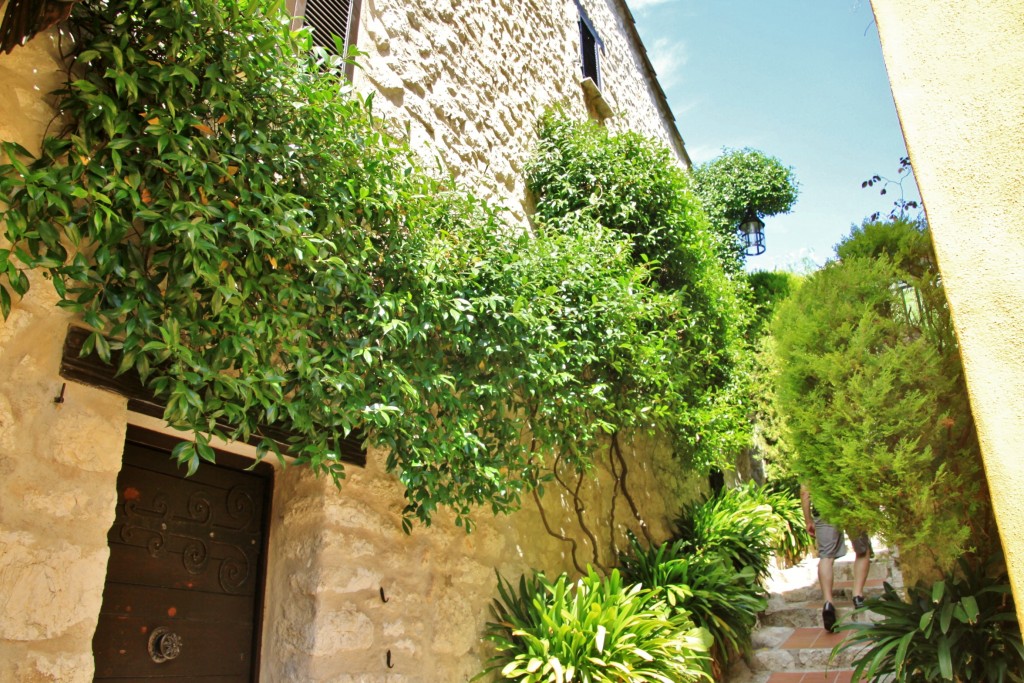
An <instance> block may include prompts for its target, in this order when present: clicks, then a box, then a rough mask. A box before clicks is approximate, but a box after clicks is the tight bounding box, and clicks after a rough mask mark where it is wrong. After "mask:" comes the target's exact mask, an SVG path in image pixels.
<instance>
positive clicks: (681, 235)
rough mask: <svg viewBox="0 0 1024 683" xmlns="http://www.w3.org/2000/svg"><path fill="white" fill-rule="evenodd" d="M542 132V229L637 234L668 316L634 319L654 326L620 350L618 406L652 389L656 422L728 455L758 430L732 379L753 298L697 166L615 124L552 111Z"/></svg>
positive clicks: (713, 458)
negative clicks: (723, 243) (717, 230)
mask: <svg viewBox="0 0 1024 683" xmlns="http://www.w3.org/2000/svg"><path fill="white" fill-rule="evenodd" d="M539 138H540V140H539V143H538V148H537V152H536V154H535V155H534V157H533V158H532V159H531V160H530V162H529V164H528V166H527V185H528V187H529V189H530V190H531V192H532V193H533V195H534V199H535V204H536V214H535V216H534V218H535V221H536V227H537V230H538V231H539V232H540V233H541V234H542V235H549V236H551V235H558V234H562V235H583V234H586V233H591V232H593V231H595V230H597V231H600V232H601V233H602V234H603V236H602V237H601V239H614V238H613V237H612V236H613V235H618V236H619V239H620V240H626V241H627V243H628V244H630V245H631V253H632V256H633V262H634V263H635V264H636V265H637V267H638V268H644V269H646V270H648V272H649V273H650V276H649V277H650V279H649V281H648V282H647V283H646V289H647V290H648V291H650V292H652V295H653V296H656V297H657V298H658V299H659V300H660V301H662V302H663V306H662V308H661V310H660V311H659V315H660V318H658V319H655V318H650V317H643V316H641V317H640V319H639V325H638V327H637V328H636V329H637V331H638V332H639V333H643V334H645V335H646V336H644V337H639V336H638V337H637V338H636V341H634V342H631V346H630V348H631V349H632V350H633V353H635V354H639V355H638V357H637V358H636V362H635V363H634V364H633V365H632V366H631V367H626V366H623V365H621V364H620V363H616V362H615V361H614V360H612V363H613V367H611V368H610V372H609V375H615V374H617V375H618V377H617V379H616V380H615V381H614V382H613V383H612V386H613V388H614V390H615V391H613V395H616V396H617V398H616V399H615V400H617V401H619V403H620V410H628V411H629V413H630V414H631V415H635V414H636V412H637V409H636V408H632V407H629V406H628V404H626V403H622V400H623V399H626V400H629V399H631V397H633V396H644V397H647V399H648V400H649V401H650V405H649V406H640V407H639V410H640V411H643V412H644V414H646V415H649V416H650V418H651V420H650V421H649V424H651V425H652V426H658V427H661V428H663V429H665V430H666V431H668V432H669V433H670V434H673V435H674V436H675V437H676V443H677V446H679V447H680V450H681V451H682V452H684V453H686V454H687V455H689V456H690V457H691V459H692V461H693V462H694V463H695V464H697V465H699V466H702V467H708V466H710V465H712V464H718V465H723V464H725V463H727V462H728V459H729V457H730V456H731V454H732V453H733V452H734V451H735V450H736V449H737V448H738V447H741V446H742V445H743V444H744V443H745V440H746V438H747V436H748V431H749V430H748V429H746V424H745V415H744V412H743V410H742V409H740V407H739V406H738V405H737V403H736V400H735V392H734V391H733V389H732V385H733V383H734V382H735V378H734V376H733V371H734V368H735V365H736V361H737V358H738V355H739V354H740V353H741V350H742V339H741V337H740V335H739V330H740V329H741V328H742V324H743V323H742V320H743V304H742V300H741V298H740V296H739V291H740V290H739V285H738V284H737V282H736V281H734V280H732V279H731V278H730V277H728V275H727V274H726V272H725V270H724V267H723V263H722V262H721V260H720V259H719V258H718V257H717V254H718V252H719V248H718V246H717V238H716V236H715V235H714V234H713V233H712V232H711V231H710V230H709V227H708V224H707V221H706V219H705V217H704V213H703V211H702V209H701V207H700V204H699V202H698V201H697V199H696V197H695V196H694V195H693V193H692V191H691V188H690V180H689V177H688V175H687V174H686V173H685V172H684V171H683V170H682V169H681V168H680V167H678V166H677V165H676V164H675V163H674V162H673V160H672V157H671V154H670V152H669V151H668V150H667V149H666V148H665V147H663V146H661V145H658V144H656V143H654V142H652V141H650V140H648V139H645V138H643V137H642V136H639V135H637V134H635V133H623V134H619V135H612V134H610V133H609V132H608V131H607V129H605V128H603V127H601V126H598V125H596V124H594V123H593V122H589V121H588V122H582V123H581V122H574V121H570V120H568V119H565V118H563V117H561V116H558V115H557V114H550V113H549V114H547V115H546V116H545V117H543V118H542V121H541V125H540V130H539ZM637 291H640V290H637ZM594 332H596V333H597V335H598V337H597V341H598V344H599V345H600V344H601V341H600V338H601V336H603V335H605V334H614V328H602V329H600V330H592V329H590V330H587V334H592V333H594ZM612 348H615V347H614V346H613V347H612ZM619 348H623V349H624V348H625V347H624V346H621V345H620V347H619ZM652 379H656V381H652ZM624 389H625V390H626V391H625V392H623V390H624Z"/></svg>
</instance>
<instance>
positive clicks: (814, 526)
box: [800, 485, 871, 632]
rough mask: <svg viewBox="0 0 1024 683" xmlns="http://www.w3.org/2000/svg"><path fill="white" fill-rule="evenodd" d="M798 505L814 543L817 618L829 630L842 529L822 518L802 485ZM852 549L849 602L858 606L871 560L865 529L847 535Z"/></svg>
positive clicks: (832, 624)
mask: <svg viewBox="0 0 1024 683" xmlns="http://www.w3.org/2000/svg"><path fill="white" fill-rule="evenodd" d="M800 505H801V507H802V508H803V511H804V524H805V525H806V526H807V533H809V534H810V535H811V536H813V537H814V539H815V541H817V544H818V584H819V585H820V586H821V594H822V597H823V598H824V600H825V604H824V605H823V606H822V608H821V621H822V623H823V624H824V626H825V630H826V631H829V632H832V631H834V630H835V625H836V607H835V605H834V604H833V603H832V583H833V565H834V564H835V561H836V558H839V557H843V556H844V555H846V541H845V539H844V535H845V534H844V532H843V530H842V529H840V528H839V527H837V526H835V525H834V524H829V523H828V522H826V521H824V520H823V519H822V518H821V517H820V516H819V515H818V514H817V511H816V510H815V509H814V506H813V505H811V494H810V491H808V490H807V487H806V486H803V485H801V486H800ZM850 540H851V543H852V544H853V552H854V553H855V555H856V558H855V559H854V561H853V606H854V608H857V609H859V608H860V607H863V606H864V584H865V583H867V580H868V569H869V567H870V563H871V540H870V539H869V538H868V535H867V533H866V532H862V533H859V534H857V535H856V536H854V535H851V536H850Z"/></svg>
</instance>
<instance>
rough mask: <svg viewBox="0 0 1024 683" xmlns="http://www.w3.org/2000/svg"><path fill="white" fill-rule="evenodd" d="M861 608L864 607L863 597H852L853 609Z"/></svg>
mask: <svg viewBox="0 0 1024 683" xmlns="http://www.w3.org/2000/svg"><path fill="white" fill-rule="evenodd" d="M863 606H864V596H863V595H854V596H853V608H854V609H860V608H861V607H863Z"/></svg>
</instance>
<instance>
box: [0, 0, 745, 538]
mask: <svg viewBox="0 0 1024 683" xmlns="http://www.w3.org/2000/svg"><path fill="white" fill-rule="evenodd" d="M75 11H76V14H75V25H76V26H77V27H78V32H79V34H80V35H79V37H78V40H77V41H76V43H75V44H76V48H75V53H74V55H73V56H72V58H73V60H74V68H73V69H71V70H70V72H69V73H70V74H71V76H70V80H69V82H68V83H67V85H66V87H65V88H64V89H63V90H61V91H60V92H59V93H57V94H58V98H59V106H60V109H61V110H62V111H63V112H64V114H65V116H66V121H67V128H66V129H65V130H64V131H62V133H61V134H60V135H57V136H55V137H50V138H48V139H47V140H45V141H44V143H43V147H42V153H41V155H40V156H39V158H32V157H31V155H30V154H28V152H27V151H26V150H25V149H23V148H22V147H20V146H18V145H16V144H13V143H7V144H5V146H4V150H5V152H6V154H7V157H8V163H6V164H4V165H2V166H0V201H2V202H3V203H2V204H0V219H3V220H4V221H5V227H4V238H5V239H6V240H7V241H8V242H9V243H10V248H9V249H4V250H0V308H2V312H3V314H4V315H5V316H7V315H10V313H11V308H12V296H11V295H12V294H14V295H16V296H17V295H24V294H25V292H26V291H27V289H28V286H29V279H28V277H27V275H26V273H25V270H26V269H28V268H38V269H41V270H42V271H43V272H44V273H45V274H47V275H48V276H49V277H50V278H51V280H52V283H53V286H54V287H55V288H56V290H57V292H58V294H59V295H60V297H61V305H62V306H65V307H68V308H70V309H72V310H75V311H77V312H79V313H80V314H81V316H82V318H83V320H84V321H85V323H87V324H88V325H90V326H91V327H92V328H93V330H95V333H94V334H93V335H92V336H91V337H90V339H89V341H88V343H87V345H86V348H85V352H87V353H88V352H91V351H93V350H95V351H96V352H98V353H99V355H100V356H101V357H103V358H105V359H107V358H110V357H111V352H112V351H119V352H120V354H121V358H122V360H121V362H120V367H119V368H118V370H119V371H122V372H124V371H129V370H134V371H136V372H138V373H139V374H140V375H141V376H142V378H143V379H144V380H145V381H146V382H147V384H148V386H149V387H150V388H151V389H152V390H153V391H154V393H155V394H156V395H157V396H158V397H159V398H161V399H163V400H164V401H166V406H167V407H166V411H165V418H166V420H167V421H168V423H169V424H171V425H173V426H175V427H177V428H179V429H183V430H190V431H192V432H194V434H195V442H194V444H193V443H184V444H182V446H180V447H179V448H177V449H175V456H177V458H178V459H179V460H180V461H181V462H187V463H188V466H189V469H190V470H194V469H195V468H196V467H197V466H198V465H199V462H200V460H203V459H205V460H212V459H213V457H214V454H213V450H212V449H211V448H210V446H209V436H208V435H215V436H219V437H221V438H224V439H227V440H233V439H239V438H248V437H250V436H251V435H256V436H260V435H261V434H262V433H263V430H264V429H265V428H267V427H278V428H281V429H283V430H285V431H288V432H290V433H292V434H294V435H295V436H294V437H293V438H292V440H291V442H290V443H288V444H287V450H288V452H289V453H290V454H291V455H293V456H296V458H297V460H298V462H300V463H306V464H308V465H309V466H311V467H312V468H313V469H314V470H315V471H317V472H318V473H326V474H328V475H330V476H332V477H334V478H335V479H336V480H337V479H340V478H341V477H343V476H344V469H343V467H342V465H341V464H340V463H339V462H338V451H339V449H338V445H337V444H338V441H339V439H340V438H341V437H343V436H345V435H348V434H351V433H353V432H355V431H358V432H359V433H361V434H363V435H365V437H366V439H367V441H368V442H369V443H370V444H371V445H375V446H380V447H382V448H385V449H386V450H387V452H388V460H387V468H388V469H389V470H391V471H395V472H397V473H398V475H399V476H400V478H401V481H402V483H403V484H404V485H405V487H406V496H407V507H406V510H405V513H406V523H407V524H409V523H410V522H411V520H412V519H416V518H418V519H419V520H421V521H423V522H426V523H429V522H430V520H431V518H432V516H433V514H434V511H435V510H436V509H437V508H438V506H449V507H451V508H452V509H453V510H454V511H455V513H456V521H457V522H458V523H468V522H469V515H470V512H471V509H472V507H473V506H477V505H487V506H490V508H491V509H492V510H493V511H494V512H496V513H498V512H507V511H510V510H514V509H516V508H517V507H518V505H519V503H520V500H521V496H522V495H523V493H524V492H525V491H529V490H531V489H533V488H535V487H537V486H538V485H539V484H540V483H541V481H542V480H543V479H544V477H545V476H546V470H545V465H544V462H545V460H546V458H547V456H549V455H550V454H552V453H555V452H558V453H561V454H563V455H564V456H565V457H566V458H567V459H569V460H571V461H573V462H575V463H576V464H577V465H578V466H579V467H580V468H585V467H587V465H588V463H589V455H588V449H589V448H590V447H591V446H592V444H593V440H594V439H595V437H596V436H597V435H598V434H600V433H602V432H606V431H614V430H616V429H621V428H628V427H661V428H664V429H666V430H667V431H669V432H670V433H674V434H677V435H679V436H680V437H681V439H682V440H683V441H684V442H685V441H686V440H689V441H688V442H692V443H696V442H697V440H698V439H697V436H696V435H697V434H698V433H699V430H700V429H701V428H703V427H704V426H705V425H707V424H711V423H712V422H713V421H714V420H716V419H718V414H719V412H722V411H721V410H720V409H719V408H717V407H716V404H715V389H714V388H713V386H714V385H715V384H716V383H722V382H724V380H725V378H726V377H727V376H728V369H729V367H730V363H731V360H732V354H733V352H734V339H735V337H736V331H735V330H736V326H735V320H736V319H737V318H738V316H739V304H738V301H737V298H736V296H735V293H734V291H733V286H732V284H731V282H730V281H729V280H728V279H727V278H726V277H725V276H724V274H723V273H722V272H721V268H720V266H719V265H718V264H716V262H715V261H714V258H713V252H712V251H711V250H709V248H708V242H709V240H710V239H711V238H710V237H709V236H708V234H707V230H706V226H705V224H704V222H703V219H702V218H701V215H700V212H699V211H698V210H697V209H696V208H695V205H694V203H693V201H692V199H691V198H690V196H689V195H688V194H686V192H685V186H684V185H682V184H679V183H682V182H683V181H680V180H679V179H678V178H676V176H675V175H673V174H672V173H669V172H668V171H665V170H664V168H662V167H665V166H668V165H671V164H669V162H668V161H667V158H666V157H665V155H664V154H661V153H655V152H653V151H652V152H651V155H650V156H649V157H647V159H648V161H651V163H652V169H651V172H652V173H654V175H655V176H656V177H657V178H668V179H669V181H670V182H669V181H666V182H665V183H664V187H663V190H660V191H659V192H661V194H660V195H659V199H658V203H657V206H658V207H662V208H664V207H668V208H664V210H665V211H667V214H666V215H668V216H669V217H670V220H669V219H665V221H666V225H670V226H671V229H669V228H667V227H657V229H656V230H655V232H656V233H657V235H658V237H657V240H654V241H649V242H648V243H646V244H648V245H649V246H650V248H651V252H650V254H649V256H650V257H651V258H649V260H648V261H644V260H643V259H638V258H636V244H635V243H634V241H633V239H632V237H631V234H628V233H624V232H622V231H621V230H619V229H618V227H616V226H614V225H609V226H607V227H605V226H602V225H600V224H599V222H598V221H596V220H594V219H593V218H592V217H590V216H589V215H587V214H586V212H579V213H567V214H565V215H564V216H562V217H561V218H560V219H558V220H555V218H554V217H552V216H551V215H549V213H543V212H542V213H543V216H544V225H543V227H542V229H540V230H538V231H537V234H536V235H530V234H525V233H524V232H523V231H522V230H519V229H515V228H513V227H511V226H509V225H508V224H506V223H505V221H504V220H503V218H502V216H501V215H500V214H499V213H497V212H496V211H495V210H493V209H492V208H491V207H490V206H488V205H487V204H486V203H485V202H482V201H480V200H478V199H477V198H475V197H474V196H473V195H472V194H471V193H469V192H467V191H465V190H464V189H462V188H459V187H457V186H456V185H455V184H454V183H452V182H450V181H447V180H445V179H438V178H434V177H432V176H431V175H430V174H428V173H426V172H425V171H424V170H423V169H422V167H421V166H420V164H419V162H418V161H417V160H416V158H415V157H414V155H413V154H412V153H411V152H410V150H409V149H408V147H407V145H406V144H405V143H404V142H403V141H402V140H401V139H400V138H398V137H396V136H395V135H393V134H392V133H390V132H389V130H388V129H387V127H386V126H385V125H384V124H383V123H382V122H381V121H379V120H378V119H376V118H375V117H374V115H373V109H372V98H370V97H361V96H359V95H358V94H357V93H355V92H354V91H353V89H352V87H351V85H350V84H348V83H347V82H346V81H345V79H344V66H345V65H344V63H343V62H342V61H341V60H339V59H337V58H334V57H330V56H327V55H325V54H324V53H322V52H317V51H311V50H310V40H309V36H308V34H306V33H303V32H298V33H293V32H292V31H291V30H290V28H289V25H290V17H288V16H287V15H286V14H285V13H284V12H283V10H282V8H281V7H280V5H279V4H278V3H264V2H242V1H241V0H237V1H236V0H224V1H215V0H188V1H184V0H178V1H172V2H157V1H156V0H111V1H109V2H100V1H99V0H84V2H82V3H80V5H79V6H77V7H76V10H75ZM635 147H636V149H637V150H640V149H653V148H651V147H650V144H649V143H644V142H641V141H640V139H639V138H635ZM655 162H657V163H655ZM659 164H660V166H659ZM658 169H661V170H658ZM609 177H611V176H609ZM677 181H678V182H677ZM616 182H618V181H616ZM659 182H660V181H659ZM619 184H620V185H621V186H622V187H625V186H626V185H628V182H627V181H626V180H623V181H622V182H621V183H619ZM646 189H647V186H644V187H642V188H640V192H641V193H640V194H635V195H633V196H632V198H633V199H635V198H637V197H641V196H644V195H643V194H642V193H643V192H644V191H646ZM677 191H678V193H679V194H678V196H675V195H674V196H668V193H672V192H677ZM620 200H621V202H622V206H621V207H620V208H619V209H613V208H612V207H611V206H610V205H607V206H606V208H607V209H608V211H609V212H611V213H615V211H618V212H620V213H623V212H626V213H628V209H627V208H624V207H628V203H629V201H630V196H627V195H621V196H620V197H619V199H617V200H616V201H620ZM541 206H546V205H545V204H544V203H543V202H541ZM652 210H653V209H652ZM659 210H662V209H659ZM651 215H653V214H651ZM660 225H661V224H659V226H660ZM655 246H657V247H658V248H659V249H661V248H664V249H666V250H667V252H666V253H668V254H670V255H671V257H672V259H678V261H676V260H672V263H677V264H678V267H676V266H673V269H671V272H672V273H674V275H673V276H672V277H674V278H676V280H675V282H676V284H677V285H678V286H677V287H676V288H674V289H671V290H669V289H664V288H662V287H660V286H659V285H658V284H657V283H658V282H660V279H661V278H662V277H667V276H664V273H666V272H669V270H670V269H666V268H663V267H661V266H659V265H658V262H657V259H655V258H653V257H654V256H655V249H654V247H655ZM668 261H669V259H666V262H668ZM716 411H718V412H716ZM527 431H528V432H529V433H530V435H531V438H529V439H525V438H523V435H524V433H526V432H527ZM710 431H711V432H712V433H713V431H714V430H710ZM722 433H726V434H727V433H728V430H723V431H722ZM719 441H720V440H719ZM703 444H708V447H707V450H710V451H713V450H714V448H715V447H716V446H717V445H720V443H719V442H716V440H715V439H714V438H711V437H709V438H708V439H705V440H704V441H702V447H703ZM276 449H277V445H276V444H275V443H274V442H272V441H271V440H270V439H267V438H264V439H263V440H262V442H261V445H260V453H261V455H262V454H266V453H267V452H270V451H276ZM716 452H717V451H716ZM709 457H711V456H709Z"/></svg>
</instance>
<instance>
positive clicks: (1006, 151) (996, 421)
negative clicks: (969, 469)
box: [872, 0, 1024, 621]
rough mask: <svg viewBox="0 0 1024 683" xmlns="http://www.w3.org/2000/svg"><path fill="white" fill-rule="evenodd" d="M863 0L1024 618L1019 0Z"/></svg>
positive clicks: (1023, 119) (1023, 145)
mask: <svg viewBox="0 0 1024 683" xmlns="http://www.w3.org/2000/svg"><path fill="white" fill-rule="evenodd" d="M872 4H873V6H874V11H875V18H876V20H877V22H878V29H879V33H880V35H881V38H882V48H883V53H884V55H885V62H886V66H887V68H888V70H889V80H890V82H891V84H892V91H893V95H894V98H895V100H896V107H897V110H898V111H899V115H900V121H901V123H902V125H903V133H904V136H905V138H906V141H907V149H908V150H909V152H910V157H911V161H912V162H913V165H914V172H915V175H916V176H917V183H918V185H919V186H920V188H921V196H922V197H923V198H924V202H925V206H926V209H927V215H928V221H929V223H930V225H931V229H932V235H933V239H934V242H935V248H936V252H937V253H938V258H939V267H940V269H941V271H942V277H943V280H944V283H945V287H946V292H947V294H948V297H949V302H950V306H951V308H952V312H953V322H954V325H955V326H956V331H957V336H958V338H959V340H960V348H961V355H962V357H963V361H964V368H965V370H966V374H967V383H968V388H969V391H970V397H971V407H972V409H973V411H974V417H975V419H976V421H977V424H978V431H979V436H980V439H981V446H982V452H983V455H984V459H985V469H986V472H987V476H988V481H989V487H990V489H991V492H992V500H993V503H994V506H995V510H996V517H997V521H998V524H999V529H1000V535H1001V537H1002V541H1003V547H1004V549H1005V552H1006V555H1007V558H1008V560H1009V565H1010V574H1011V580H1012V583H1013V586H1014V594H1015V596H1016V603H1017V610H1018V616H1019V617H1020V618H1021V620H1022V621H1024V506H1021V505H1020V496H1021V495H1022V493H1024V450H1022V444H1024V201H1022V198H1024V47H1022V46H1024V3H1021V2H1019V1H1018V0H973V1H971V2H963V0H872Z"/></svg>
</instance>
